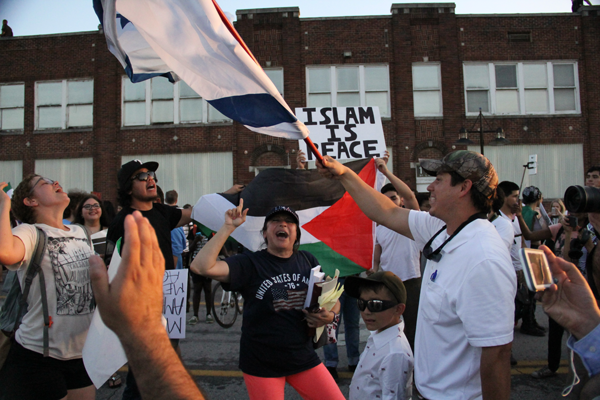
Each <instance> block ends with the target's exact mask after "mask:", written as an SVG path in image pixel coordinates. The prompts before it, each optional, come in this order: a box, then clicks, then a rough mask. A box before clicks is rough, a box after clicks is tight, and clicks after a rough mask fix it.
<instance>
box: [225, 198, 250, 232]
mask: <svg viewBox="0 0 600 400" xmlns="http://www.w3.org/2000/svg"><path fill="white" fill-rule="evenodd" d="M243 209H244V199H240V204H239V205H238V206H237V207H236V208H232V209H231V210H227V211H226V212H225V225H231V226H233V228H237V227H238V226H240V225H241V224H243V223H244V222H246V214H248V209H247V208H246V209H245V210H244V211H242V210H243Z"/></svg>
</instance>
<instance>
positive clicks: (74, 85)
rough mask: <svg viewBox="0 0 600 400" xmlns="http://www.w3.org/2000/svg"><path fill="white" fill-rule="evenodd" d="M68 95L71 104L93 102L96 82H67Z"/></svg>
mask: <svg viewBox="0 0 600 400" xmlns="http://www.w3.org/2000/svg"><path fill="white" fill-rule="evenodd" d="M67 95H68V100H67V101H68V103H69V104H91V103H93V102H94V82H93V81H70V82H67Z"/></svg>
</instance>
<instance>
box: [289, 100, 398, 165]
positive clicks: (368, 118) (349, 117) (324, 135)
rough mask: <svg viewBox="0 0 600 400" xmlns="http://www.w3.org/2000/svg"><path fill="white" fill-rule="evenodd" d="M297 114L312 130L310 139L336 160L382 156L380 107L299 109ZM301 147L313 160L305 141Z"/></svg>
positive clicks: (309, 158) (383, 144) (309, 159)
mask: <svg viewBox="0 0 600 400" xmlns="http://www.w3.org/2000/svg"><path fill="white" fill-rule="evenodd" d="M296 117H297V118H298V119H299V120H300V121H302V122H303V123H304V125H306V127H307V128H308V129H309V130H310V139H311V140H312V141H313V143H314V144H315V146H316V147H317V149H318V150H319V152H320V153H321V154H322V155H323V156H331V157H332V158H335V159H337V160H349V159H361V158H371V157H373V156H375V157H382V156H383V154H384V152H385V150H386V147H385V138H384V136H383V126H382V125H381V117H380V115H379V107H323V108H315V107H305V108H296ZM299 144H300V150H302V151H303V152H304V153H305V154H306V158H307V160H308V161H314V156H313V154H312V153H311V152H310V151H308V150H307V148H306V143H305V142H304V141H300V142H299Z"/></svg>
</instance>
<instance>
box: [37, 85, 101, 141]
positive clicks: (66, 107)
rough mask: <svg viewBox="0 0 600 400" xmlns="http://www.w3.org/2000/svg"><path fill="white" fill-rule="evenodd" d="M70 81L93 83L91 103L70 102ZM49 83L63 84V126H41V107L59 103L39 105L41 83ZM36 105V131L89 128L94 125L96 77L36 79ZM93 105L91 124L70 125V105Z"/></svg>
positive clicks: (61, 105)
mask: <svg viewBox="0 0 600 400" xmlns="http://www.w3.org/2000/svg"><path fill="white" fill-rule="evenodd" d="M69 82H91V83H92V93H91V101H90V102H89V103H69V98H68V97H69V94H68V91H69V89H68V85H69ZM48 83H60V84H61V104H60V108H61V112H60V114H61V115H60V118H61V126H60V127H58V126H53V127H47V128H40V108H46V107H48V108H49V107H57V106H58V104H54V105H39V101H38V96H39V85H40V84H48ZM34 96H35V107H34V120H35V130H36V131H47V130H66V129H89V128H93V126H94V78H75V79H54V80H48V81H36V82H35V95H34ZM88 105H89V106H91V107H92V108H91V110H92V111H91V112H92V115H91V117H92V119H91V123H90V124H89V125H73V126H71V125H69V116H68V111H69V106H88Z"/></svg>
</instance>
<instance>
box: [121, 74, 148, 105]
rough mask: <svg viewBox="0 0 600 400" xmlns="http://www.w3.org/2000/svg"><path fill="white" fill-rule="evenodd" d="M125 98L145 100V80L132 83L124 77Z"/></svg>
mask: <svg viewBox="0 0 600 400" xmlns="http://www.w3.org/2000/svg"><path fill="white" fill-rule="evenodd" d="M125 100H128V101H129V100H146V82H139V83H132V82H131V81H130V80H129V78H125Z"/></svg>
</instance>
